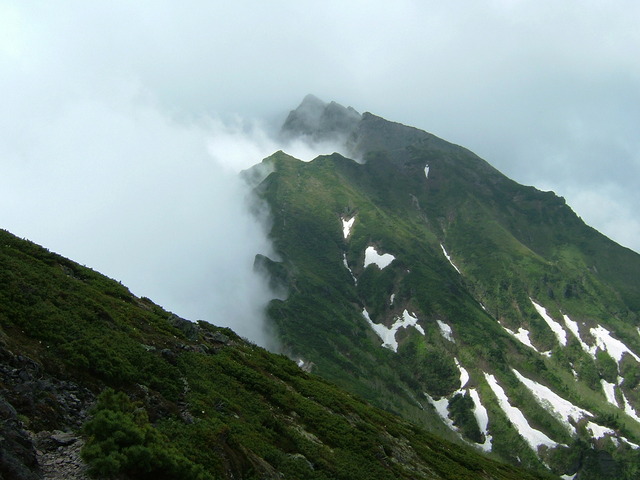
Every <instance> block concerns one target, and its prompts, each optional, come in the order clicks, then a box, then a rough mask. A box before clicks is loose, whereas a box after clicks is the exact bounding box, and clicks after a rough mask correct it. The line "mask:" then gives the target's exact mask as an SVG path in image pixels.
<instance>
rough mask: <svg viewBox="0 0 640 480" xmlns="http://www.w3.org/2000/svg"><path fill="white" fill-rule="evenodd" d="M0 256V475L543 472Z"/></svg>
mask: <svg viewBox="0 0 640 480" xmlns="http://www.w3.org/2000/svg"><path fill="white" fill-rule="evenodd" d="M287 161H289V160H287ZM291 162H293V161H291ZM0 266H1V268H0V418H1V420H2V422H1V423H0V478H2V479H7V480H9V479H11V480H15V479H19V480H22V479H38V478H67V479H80V478H86V477H85V471H84V470H85V464H84V461H86V462H88V464H89V467H90V472H91V474H92V475H93V476H96V477H98V478H118V479H129V478H130V479H145V478H148V479H165V478H166V479H210V478H235V479H276V478H278V479H281V478H286V479H345V480H346V479H367V480H369V479H371V478H375V479H451V480H453V479H469V480H472V479H505V480H506V479H534V478H543V477H541V476H538V475H536V474H533V473H527V472H526V471H523V470H520V469H517V468H515V467H512V466H509V465H505V464H501V463H497V462H495V461H492V460H489V459H486V458H484V457H482V456H481V455H479V454H478V453H476V452H475V451H473V450H472V449H471V448H469V447H461V446H458V445H454V444H451V443H449V442H447V441H443V440H441V439H439V438H437V437H435V436H434V435H432V434H430V433H426V431H425V430H424V429H422V428H420V427H418V426H416V425H415V424H413V423H411V422H407V421H406V420H402V419H400V418H399V417H397V416H395V415H393V414H391V413H388V412H385V411H383V410H380V409H377V408H374V407H371V406H369V405H368V404H367V403H365V402H363V401H362V400H360V399H359V398H358V397H356V396H353V395H351V394H347V393H345V392H344V391H342V390H340V389H338V388H337V387H336V386H334V385H333V384H331V383H328V382H327V381H326V380H323V379H321V378H320V377H317V376H315V375H313V374H309V373H307V372H305V371H303V370H302V369H300V368H299V367H298V366H297V365H296V364H295V363H294V362H293V361H291V360H290V359H289V358H287V357H285V356H284V355H276V354H272V353H269V352H267V351H265V350H264V349H262V348H259V347H257V346H255V345H253V344H251V343H249V342H247V341H245V340H243V339H241V338H239V337H238V336H237V335H236V334H234V333H233V332H232V331H231V330H229V329H221V328H218V327H215V326H213V325H210V324H207V323H204V322H198V323H197V324H196V323H192V322H189V321H187V320H184V319H181V318H179V317H177V316H175V315H173V314H171V313H168V312H166V311H164V310H163V309H162V308H160V307H159V306H157V305H155V304H154V303H153V302H151V300H149V299H146V298H137V297H135V296H133V295H132V294H131V293H130V292H129V291H128V290H127V289H126V288H125V287H123V286H122V285H121V284H119V283H118V282H116V281H113V280H110V279H108V278H106V277H104V276H102V275H100V274H98V273H96V272H94V271H92V270H90V269H88V268H85V267H82V266H80V265H78V264H76V263H74V262H72V261H70V260H67V259H65V258H63V257H61V256H59V255H56V254H53V253H50V252H48V251H47V250H45V249H43V248H41V247H39V246H37V245H35V244H33V243H31V242H28V241H25V240H21V239H18V238H16V237H14V236H13V235H11V234H10V233H8V232H6V231H2V230H0ZM292 298H293V297H292ZM80 452H81V453H80ZM80 454H81V456H82V458H84V461H83V460H81V458H80V456H79V455H80Z"/></svg>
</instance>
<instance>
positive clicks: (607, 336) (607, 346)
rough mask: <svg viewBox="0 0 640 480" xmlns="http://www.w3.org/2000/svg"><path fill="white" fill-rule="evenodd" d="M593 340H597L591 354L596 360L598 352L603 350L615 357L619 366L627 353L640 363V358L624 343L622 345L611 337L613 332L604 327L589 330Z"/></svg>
mask: <svg viewBox="0 0 640 480" xmlns="http://www.w3.org/2000/svg"><path fill="white" fill-rule="evenodd" d="M589 331H590V332H591V335H593V338H595V339H596V344H595V345H594V346H593V347H591V349H590V353H591V355H592V356H593V357H594V358H595V354H596V350H597V349H598V348H601V349H602V350H606V352H607V353H608V354H609V355H611V357H613V358H614V359H615V360H616V361H617V362H618V364H620V361H621V360H622V356H623V355H624V354H625V353H627V354H629V355H631V356H632V357H633V358H635V359H636V361H637V362H639V363H640V357H638V355H636V354H635V353H633V352H632V351H631V349H629V347H627V346H626V345H625V344H624V343H622V342H621V341H620V340H618V339H617V338H613V337H612V336H611V332H609V330H607V329H606V328H604V327H603V326H602V325H598V326H597V327H595V328H591V329H590V330H589Z"/></svg>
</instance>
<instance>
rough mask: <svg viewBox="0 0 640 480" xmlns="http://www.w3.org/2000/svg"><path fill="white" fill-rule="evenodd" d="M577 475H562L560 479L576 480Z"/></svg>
mask: <svg viewBox="0 0 640 480" xmlns="http://www.w3.org/2000/svg"><path fill="white" fill-rule="evenodd" d="M576 475H577V473H574V474H573V475H560V478H561V479H562V480H573V479H574V478H576Z"/></svg>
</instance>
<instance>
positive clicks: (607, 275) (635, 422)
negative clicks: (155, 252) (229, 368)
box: [256, 97, 640, 480]
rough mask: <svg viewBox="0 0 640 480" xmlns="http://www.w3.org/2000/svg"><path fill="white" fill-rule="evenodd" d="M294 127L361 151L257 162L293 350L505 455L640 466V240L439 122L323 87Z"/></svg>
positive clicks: (277, 315)
mask: <svg viewBox="0 0 640 480" xmlns="http://www.w3.org/2000/svg"><path fill="white" fill-rule="evenodd" d="M343 127H344V130H342V128H343ZM314 128H317V130H314ZM282 135H283V136H284V137H287V138H295V137H296V136H301V137H303V138H307V139H312V140H316V139H323V140H327V139H331V138H335V139H336V141H339V142H341V143H342V146H343V147H344V148H346V149H347V151H348V152H350V153H349V155H348V156H349V157H351V158H346V157H344V156H341V155H339V154H337V153H336V154H332V155H324V156H320V157H318V158H316V159H315V160H313V161H311V162H302V161H300V160H297V159H295V158H293V157H291V156H289V155H287V154H285V153H284V152H277V153H275V154H274V155H272V156H271V157H269V158H267V159H265V160H264V161H263V163H262V165H261V166H260V167H256V169H258V168H259V169H261V171H269V172H271V173H270V174H269V175H268V176H267V177H266V178H264V179H263V180H262V182H261V183H260V184H259V185H258V186H257V187H256V193H257V194H258V195H259V196H260V197H261V198H262V199H264V201H266V202H267V203H268V204H269V206H270V209H271V213H272V220H273V224H272V228H271V232H270V235H271V238H272V240H273V242H274V247H275V250H276V251H277V254H278V256H279V258H278V259H277V260H274V259H269V258H266V257H258V258H257V259H256V265H257V267H258V268H261V269H263V270H265V271H267V272H268V273H269V274H270V278H271V281H272V283H273V284H274V285H278V286H280V287H281V288H282V289H283V290H286V291H287V297H286V299H285V300H274V301H272V302H271V304H270V306H269V317H270V319H271V321H272V323H273V325H274V326H275V327H276V328H277V331H278V335H279V338H280V340H281V342H282V344H283V345H284V351H285V352H286V353H287V354H288V355H289V356H290V357H291V358H294V359H296V360H297V361H298V363H299V364H300V365H302V366H303V367H304V368H306V369H308V370H310V371H312V372H315V373H317V374H319V375H321V376H323V377H325V378H327V379H329V380H330V381H332V382H335V383H336V384H338V385H339V386H341V387H343V388H345V389H346V390H348V391H351V392H353V393H355V394H357V395H359V396H361V397H363V398H365V399H366V400H368V401H370V402H371V403H373V404H374V405H377V406H378V407H380V408H383V409H385V410H387V411H390V412H393V413H396V414H398V415H401V416H402V417H404V418H405V419H407V420H409V421H411V422H413V423H414V424H416V425H419V426H421V427H424V428H427V429H429V430H430V431H432V432H434V433H436V434H438V435H441V436H443V437H445V438H448V439H450V440H452V441H455V442H458V443H460V444H463V445H468V446H472V447H473V448H475V449H476V450H478V451H480V452H485V453H486V454H487V455H489V456H491V457H493V458H496V459H499V460H502V461H506V462H509V463H512V464H514V465H521V466H525V467H527V468H530V469H535V470H537V471H539V472H549V471H551V472H553V473H554V474H556V475H563V476H564V477H563V478H575V479H580V480H584V479H596V478H597V479H608V478H611V479H622V478H627V479H631V478H638V475H640V447H639V444H640V386H639V383H640V328H639V327H640V317H639V312H640V275H639V274H640V255H638V254H637V253H635V252H633V251H631V250H629V249H626V248H624V247H621V246H620V245H618V244H616V243H615V242H613V241H611V240H610V239H608V238H607V237H605V236H604V235H602V234H600V233H599V232H597V231H596V230H594V229H593V228H591V227H589V226H588V225H586V224H585V223H584V222H583V221H582V220H581V219H580V218H579V217H578V216H576V215H575V213H574V212H573V211H572V210H571V208H570V207H569V206H568V205H567V204H566V202H565V200H564V199H563V198H561V197H558V196H556V195H555V194H554V193H553V192H542V191H539V190H537V189H535V188H533V187H529V186H523V185H520V184H518V183H516V182H514V181H512V180H510V179H509V178H507V177H506V176H504V175H503V174H501V173H500V172H499V171H498V170H496V169H495V168H493V167H492V166H491V165H489V164H488V163H487V162H486V161H484V160H483V159H481V158H479V157H478V156H477V155H475V154H473V153H472V152H470V151H469V150H467V149H465V148H463V147H460V146H457V145H453V144H451V143H448V142H446V141H444V140H442V139H439V138H437V137H436V136H434V135H431V134H429V133H426V132H424V131H421V130H418V129H415V128H411V127H408V126H405V125H401V124H398V123H394V122H390V121H387V120H385V119H383V118H380V117H377V116H375V115H373V114H370V113H364V114H362V115H360V114H358V113H357V112H355V110H353V109H351V108H344V107H342V106H340V105H337V104H335V103H330V104H325V103H324V102H322V101H320V100H318V99H317V98H315V97H307V98H305V100H304V101H303V102H302V104H301V105H300V107H298V108H297V109H296V110H294V111H292V112H291V113H290V115H289V117H288V118H287V120H286V122H285V123H284V126H283V131H282ZM354 159H355V160H354ZM356 160H357V161H356ZM265 166H266V167H268V170H265Z"/></svg>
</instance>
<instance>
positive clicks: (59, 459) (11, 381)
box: [0, 343, 95, 480]
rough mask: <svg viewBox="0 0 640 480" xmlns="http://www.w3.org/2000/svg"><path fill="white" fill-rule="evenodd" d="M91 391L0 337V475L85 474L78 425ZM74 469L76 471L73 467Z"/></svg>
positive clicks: (20, 478) (21, 479) (27, 479)
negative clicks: (49, 371)
mask: <svg viewBox="0 0 640 480" xmlns="http://www.w3.org/2000/svg"><path fill="white" fill-rule="evenodd" d="M94 400H95V396H94V395H93V393H92V392H91V391H90V390H88V389H87V388H84V387H81V386H79V385H78V384H76V383H74V382H71V381H66V380H61V379H59V378H55V377H53V376H51V375H50V374H47V373H45V371H44V369H43V368H42V365H40V364H39V363H38V362H37V361H35V360H33V359H32V358H29V357H27V356H25V355H16V354H14V353H13V352H11V351H10V350H9V349H8V347H7V346H6V344H4V343H0V479H12V480H13V479H15V480H32V479H63V478H64V479H84V478H86V477H85V476H84V470H85V469H86V466H85V464H84V462H83V461H82V460H81V458H80V449H81V448H82V444H83V443H82V441H81V439H79V437H77V436H76V435H74V434H73V433H71V432H72V431H74V430H78V429H79V428H80V426H81V425H82V423H83V422H84V420H85V419H86V416H87V410H88V408H89V407H90V406H91V405H92V404H93V402H94ZM74 472H76V473H74Z"/></svg>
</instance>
